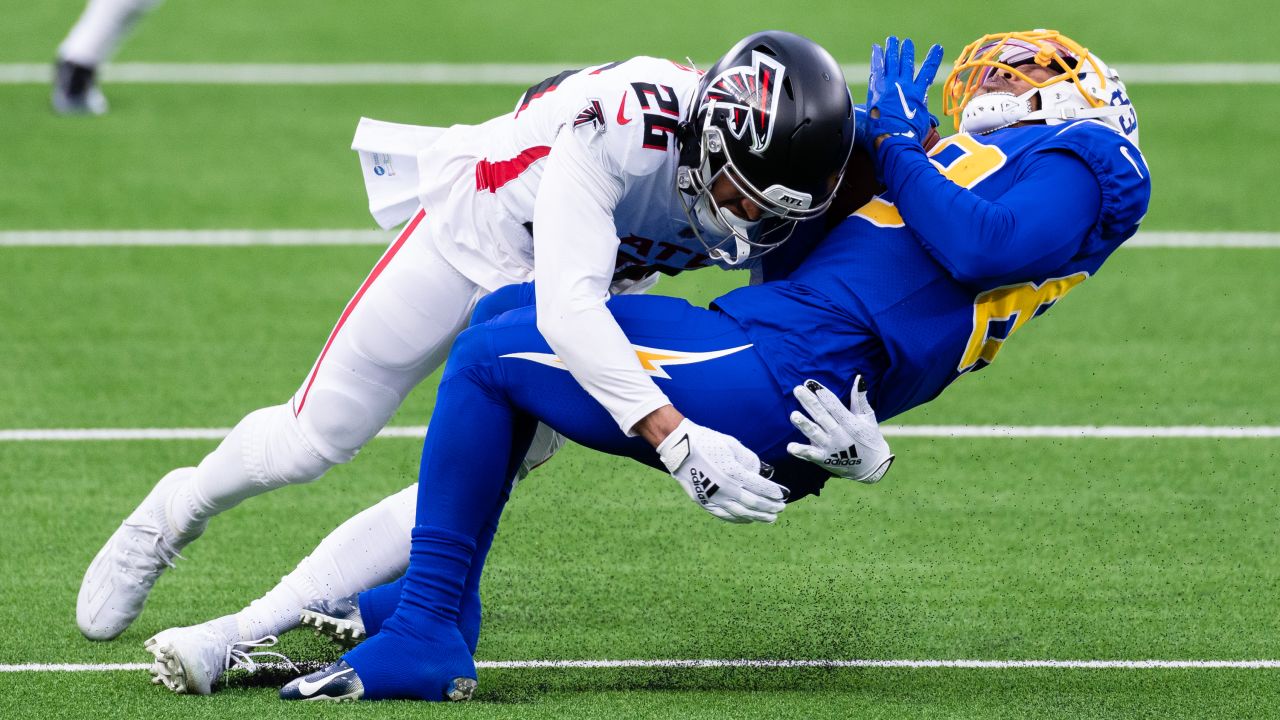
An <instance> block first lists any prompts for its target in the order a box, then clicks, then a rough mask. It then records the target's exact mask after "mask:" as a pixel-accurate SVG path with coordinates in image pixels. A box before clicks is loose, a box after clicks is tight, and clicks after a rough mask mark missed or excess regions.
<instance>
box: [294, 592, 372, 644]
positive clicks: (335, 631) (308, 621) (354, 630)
mask: <svg viewBox="0 0 1280 720" xmlns="http://www.w3.org/2000/svg"><path fill="white" fill-rule="evenodd" d="M357 597H358V596H356V595H351V596H350V597H343V598H336V599H324V600H317V601H316V602H314V603H312V604H310V605H308V606H307V607H306V609H304V610H303V611H302V617H301V618H299V619H300V620H301V621H302V624H303V625H306V626H309V627H313V628H315V630H316V635H317V636H319V637H327V638H329V639H330V640H332V641H334V642H336V643H338V644H339V645H341V646H343V647H345V648H353V647H355V646H356V645H358V644H360V641H361V640H364V638H365V629H364V619H363V618H361V617H360V602H359V600H358V599H357Z"/></svg>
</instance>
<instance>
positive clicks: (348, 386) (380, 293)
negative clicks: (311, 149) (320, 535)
mask: <svg viewBox="0 0 1280 720" xmlns="http://www.w3.org/2000/svg"><path fill="white" fill-rule="evenodd" d="M430 225H431V223H430V221H429V219H424V214H423V212H422V211H421V210H420V211H419V212H418V214H417V215H416V216H415V219H414V220H413V221H411V222H410V223H409V224H408V225H407V226H405V228H404V230H402V231H401V233H400V235H399V236H398V237H397V238H396V241H395V242H393V243H392V244H391V246H390V247H388V248H387V251H386V252H385V253H384V254H383V255H382V258H381V259H380V260H379V261H378V263H377V264H376V265H375V266H374V268H373V271H372V272H370V273H369V276H368V278H366V279H365V281H364V283H363V284H362V285H361V286H360V288H359V289H358V290H357V291H356V294H355V296H354V297H353V298H352V299H351V301H350V302H349V303H347V306H346V309H345V310H343V312H342V315H341V317H339V319H338V322H337V325H335V326H334V328H333V331H332V333H330V335H329V339H328V341H327V342H326V343H325V344H324V347H323V349H322V350H321V351H320V356H319V358H317V360H316V362H315V365H314V366H313V367H312V370H311V372H310V373H309V374H308V375H307V377H306V378H304V379H303V382H302V385H301V387H299V388H298V391H297V392H296V393H295V394H294V396H293V398H292V400H291V401H290V402H288V403H286V404H284V405H277V406H275V407H268V408H263V409H261V410H256V411H254V412H252V413H250V414H249V415H247V416H246V417H245V418H244V419H243V420H241V421H240V422H239V424H237V425H236V426H235V428H233V429H232V431H231V433H230V434H228V435H227V437H226V438H225V439H224V440H223V441H222V443H221V444H220V445H218V447H217V449H215V450H214V451H213V452H212V453H210V454H209V455H208V456H206V457H205V458H204V460H203V461H201V462H200V465H199V466H198V468H197V470H196V472H195V473H194V474H193V477H192V479H191V481H190V482H188V483H186V484H185V485H184V486H181V487H179V488H176V489H175V490H176V492H175V496H174V498H173V499H172V500H171V502H170V506H169V507H170V512H171V516H172V520H173V522H174V524H175V525H176V526H177V529H178V531H179V532H180V533H182V534H185V533H187V532H189V531H192V530H198V529H199V528H200V527H201V526H202V525H203V523H204V521H205V520H207V519H208V518H209V517H212V516H213V515H216V514H217V513H220V512H223V511H225V510H228V509H230V508H232V507H235V506H236V505H237V504H239V503H240V502H241V501H243V500H244V499H246V498H249V497H252V496H254V495H258V494H261V493H263V492H266V491H268V490H271V489H274V488H277V487H282V486H285V485H290V484H293V483H304V482H310V481H312V480H315V479H316V478H318V477H320V476H321V475H322V474H324V472H325V471H326V470H328V469H329V468H331V467H333V466H334V465H337V464H339V463H344V462H347V461H348V460H350V459H351V458H353V457H355V455H356V453H357V452H358V451H359V450H360V448H361V447H363V446H364V444H365V443H366V442H368V441H369V440H370V439H372V438H373V437H374V436H375V435H376V434H377V433H378V431H379V430H381V429H382V428H383V426H385V425H386V424H387V422H388V421H389V420H390V419H391V416H392V415H393V414H395V411H396V409H397V408H399V407H400V404H401V403H402V402H403V401H404V399H405V396H407V395H408V393H409V391H410V390H412V389H413V388H414V386H416V385H417V384H418V383H420V382H422V380H423V379H424V378H426V376H427V375H429V374H430V373H431V372H432V371H433V370H435V369H436V368H437V367H439V366H440V365H441V363H443V362H444V360H445V358H446V357H448V353H449V348H450V346H451V345H452V344H453V340H454V338H456V337H457V335H458V333H459V332H461V331H462V329H463V328H465V327H466V326H467V323H468V321H469V319H470V317H471V312H472V310H473V309H474V308H475V305H476V302H477V301H479V300H480V298H482V297H483V296H484V295H486V294H487V291H486V290H485V289H483V288H481V287H479V286H477V285H476V284H475V283H473V282H471V281H470V280H468V279H467V278H465V277H463V276H462V274H460V273H459V272H458V271H457V270H455V269H454V268H453V266H451V265H450V264H449V263H448V262H446V261H445V260H444V259H443V258H442V257H440V254H439V253H438V252H437V251H436V249H435V247H434V244H433V242H432V238H431V237H430V232H429V228H430Z"/></svg>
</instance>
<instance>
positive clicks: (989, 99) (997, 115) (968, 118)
mask: <svg viewBox="0 0 1280 720" xmlns="http://www.w3.org/2000/svg"><path fill="white" fill-rule="evenodd" d="M1039 92H1041V91H1040V90H1039V89H1037V88H1032V89H1030V90H1028V91H1026V92H1024V93H1022V94H1021V95H1014V94H1013V93H1008V92H991V93H986V94H984V95H979V96H978V97H975V98H973V99H972V100H970V101H969V104H968V105H966V106H965V108H964V112H963V114H962V116H961V122H960V132H966V133H972V134H974V135H984V134H986V133H989V132H995V131H996V130H1000V129H1002V128H1007V127H1009V126H1010V125H1013V124H1014V123H1020V122H1024V121H1028V120H1058V121H1064V122H1065V121H1067V120H1084V119H1088V118H1103V117H1113V116H1116V115H1120V114H1121V113H1123V112H1124V111H1125V110H1124V108H1122V107H1115V106H1112V105H1103V106H1102V107H1096V108H1081V107H1076V106H1073V105H1059V106H1058V107H1055V108H1052V109H1042V110H1032V109H1031V98H1033V97H1035V96H1036V94H1037V93H1039ZM1043 104H1044V97H1043V96H1042V97H1041V105H1043Z"/></svg>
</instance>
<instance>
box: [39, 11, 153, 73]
mask: <svg viewBox="0 0 1280 720" xmlns="http://www.w3.org/2000/svg"><path fill="white" fill-rule="evenodd" d="M159 3H160V0H89V4H88V5H86V6H85V8H84V12H82V13H81V14H80V19H79V20H77V21H76V24H75V25H73V26H72V27H71V32H70V33H68V34H67V38H66V39H65V40H63V41H62V44H61V45H59V46H58V58H59V59H62V60H70V61H71V62H73V63H76V64H78V65H88V66H89V67H97V66H98V65H101V64H102V63H104V62H106V61H107V60H108V59H109V58H110V57H111V56H112V55H114V54H115V52H116V48H118V47H119V46H120V41H121V40H122V39H124V36H125V35H127V34H128V33H129V31H130V30H132V29H133V26H134V25H136V24H137V22H138V21H139V20H140V19H142V16H143V15H146V14H147V12H148V11H150V10H151V9H152V8H153V7H155V6H156V5H158V4H159Z"/></svg>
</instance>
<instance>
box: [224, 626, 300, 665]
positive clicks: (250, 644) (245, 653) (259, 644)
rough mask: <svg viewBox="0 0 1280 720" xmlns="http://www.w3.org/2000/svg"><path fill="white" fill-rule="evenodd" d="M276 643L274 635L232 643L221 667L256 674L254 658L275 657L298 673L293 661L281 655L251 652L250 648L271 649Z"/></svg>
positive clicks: (267, 652) (268, 652)
mask: <svg viewBox="0 0 1280 720" xmlns="http://www.w3.org/2000/svg"><path fill="white" fill-rule="evenodd" d="M276 642H277V638H276V636H275V635H267V636H266V637H261V638H258V639H257V640H245V641H242V642H238V643H232V644H230V645H228V646H227V655H226V658H225V659H224V661H223V667H224V668H225V669H227V670H247V671H249V672H256V671H257V669H258V662H257V661H256V660H254V658H261V657H277V658H280V659H281V660H283V661H284V664H285V665H288V666H289V669H290V670H292V671H293V672H299V670H298V666H297V665H294V664H293V661H292V660H290V659H289V658H288V657H286V656H285V655H284V654H282V653H278V652H270V651H265V650H259V651H251V650H252V648H268V647H273V646H274V645H275V644H276ZM241 648H244V649H241Z"/></svg>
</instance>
